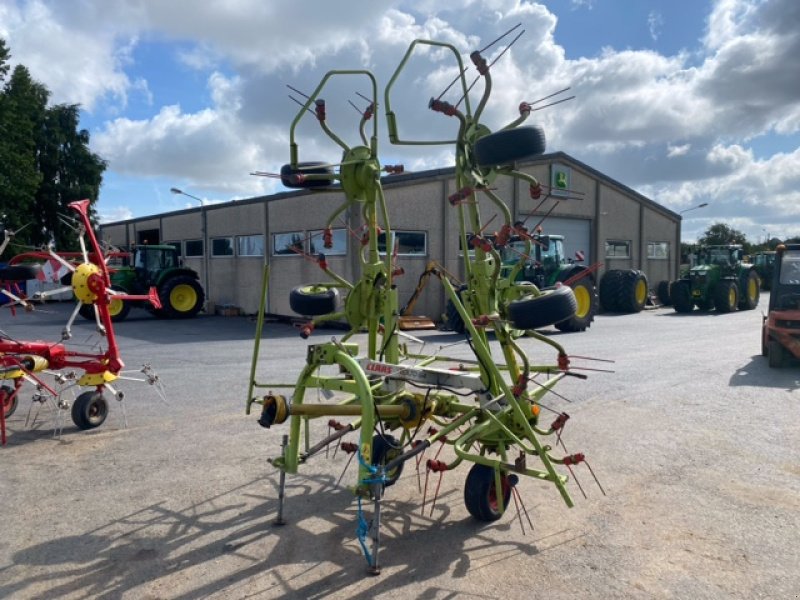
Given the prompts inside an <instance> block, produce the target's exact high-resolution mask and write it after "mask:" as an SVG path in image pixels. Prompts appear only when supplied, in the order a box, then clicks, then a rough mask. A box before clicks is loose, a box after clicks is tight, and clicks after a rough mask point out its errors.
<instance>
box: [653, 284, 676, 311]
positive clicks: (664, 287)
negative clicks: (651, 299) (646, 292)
mask: <svg viewBox="0 0 800 600" xmlns="http://www.w3.org/2000/svg"><path fill="white" fill-rule="evenodd" d="M669 286H670V283H669V281H659V282H658V285H657V286H656V296H657V297H658V301H659V302H660V303H661V306H672V300H671V299H670V297H669Z"/></svg>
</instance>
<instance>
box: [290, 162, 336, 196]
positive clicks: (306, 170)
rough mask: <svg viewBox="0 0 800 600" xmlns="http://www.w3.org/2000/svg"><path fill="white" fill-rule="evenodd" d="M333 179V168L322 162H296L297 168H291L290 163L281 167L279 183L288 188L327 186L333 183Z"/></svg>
mask: <svg viewBox="0 0 800 600" xmlns="http://www.w3.org/2000/svg"><path fill="white" fill-rule="evenodd" d="M306 175H314V176H317V175H330V177H324V178H321V179H318V178H317V177H306ZM333 181H334V179H333V169H332V168H331V167H330V166H328V165H326V164H325V163H322V162H302V163H297V168H292V165H283V166H282V167H281V183H282V184H283V185H285V186H286V187H288V188H295V189H310V188H320V187H328V186H331V185H333Z"/></svg>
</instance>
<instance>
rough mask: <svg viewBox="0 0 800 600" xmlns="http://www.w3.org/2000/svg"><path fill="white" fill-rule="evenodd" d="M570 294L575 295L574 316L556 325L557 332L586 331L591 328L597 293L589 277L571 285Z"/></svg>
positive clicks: (595, 310) (595, 309)
mask: <svg viewBox="0 0 800 600" xmlns="http://www.w3.org/2000/svg"><path fill="white" fill-rule="evenodd" d="M570 287H571V288H572V292H573V293H574V294H575V302H576V303H577V308H576V309H575V314H574V315H573V316H572V317H570V318H569V319H564V320H563V321H561V322H559V323H556V324H555V325H556V329H558V330H559V331H586V329H587V328H588V327H591V326H592V321H594V315H595V313H596V312H597V292H596V291H595V289H594V283H593V282H592V279H591V278H590V277H584V278H583V279H580V280H578V281H576V282H575V283H573V284H572V285H571V286H570Z"/></svg>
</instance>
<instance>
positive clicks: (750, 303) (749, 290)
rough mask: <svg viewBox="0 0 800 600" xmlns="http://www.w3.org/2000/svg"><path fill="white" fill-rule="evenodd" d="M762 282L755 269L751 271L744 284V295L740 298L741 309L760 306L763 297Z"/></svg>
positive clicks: (751, 308)
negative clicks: (759, 301)
mask: <svg viewBox="0 0 800 600" xmlns="http://www.w3.org/2000/svg"><path fill="white" fill-rule="evenodd" d="M760 287H761V286H760V283H759V280H758V275H757V274H756V272H755V271H749V272H748V273H747V278H746V279H745V283H744V285H743V286H742V297H741V298H739V310H753V309H754V308H755V307H756V306H758V300H759V298H760V297H761V289H760Z"/></svg>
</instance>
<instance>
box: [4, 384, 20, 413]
mask: <svg viewBox="0 0 800 600" xmlns="http://www.w3.org/2000/svg"><path fill="white" fill-rule="evenodd" d="M0 404H1V405H2V407H3V415H4V416H5V418H6V419H7V418H8V417H10V416H11V415H13V414H14V411H15V410H17V404H18V402H17V396H15V395H14V388H12V387H11V386H10V385H4V386H2V387H0Z"/></svg>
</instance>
